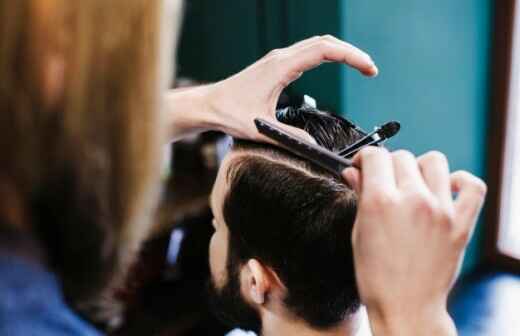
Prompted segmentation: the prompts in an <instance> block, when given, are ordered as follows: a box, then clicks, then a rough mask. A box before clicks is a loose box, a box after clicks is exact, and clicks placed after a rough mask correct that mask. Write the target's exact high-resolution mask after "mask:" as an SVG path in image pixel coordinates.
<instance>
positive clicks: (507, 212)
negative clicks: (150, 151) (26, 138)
mask: <svg viewBox="0 0 520 336" xmlns="http://www.w3.org/2000/svg"><path fill="white" fill-rule="evenodd" d="M515 3H516V1H513V0H504V1H491V0H458V1H452V0H438V1H410V0H396V1H376V0H364V1H345V0H330V1H319V2H317V1H310V0H284V1H277V0H256V1H233V4H232V5H230V3H229V2H228V1H206V0H189V1H187V2H186V4H185V13H184V22H183V27H182V35H181V40H180V45H179V49H178V50H179V54H178V55H177V60H178V69H177V71H178V80H177V81H176V84H175V85H176V87H189V86H194V85H199V84H204V83H211V82H215V81H218V80H221V79H223V78H226V77H227V76H229V75H231V74H234V73H236V72H238V71H239V70H241V69H243V68H244V67H246V66H247V65H249V64H251V63H253V62H254V61H255V60H257V59H258V58H260V57H261V56H263V55H264V54H266V53H267V52H268V51H269V50H272V49H275V48H280V47H284V46H288V45H290V44H292V43H294V42H296V41H299V40H302V39H304V38H307V37H310V36H314V35H323V34H331V35H334V36H337V37H339V38H341V39H344V40H347V41H349V42H351V43H352V44H355V45H358V46H362V47H363V48H364V49H365V50H366V51H367V52H369V53H370V54H371V55H372V57H373V58H374V60H375V61H376V62H377V64H378V66H379V69H380V74H379V76H378V77H377V78H374V79H371V80H366V79H364V78H362V76H360V75H359V74H357V73H355V72H354V71H352V70H349V69H347V68H346V67H342V66H339V65H336V64H326V65H323V66H321V67H320V68H319V69H315V70H313V71H310V72H309V73H306V74H305V75H304V76H303V77H302V78H300V79H299V80H298V81H297V82H296V83H294V84H292V85H291V86H290V87H289V88H288V89H287V90H286V91H285V92H284V97H285V99H287V100H289V101H302V100H308V99H311V100H312V101H313V102H314V103H315V104H316V105H317V106H318V107H319V108H323V109H327V110H329V111H334V112H335V113H338V114H340V115H342V116H344V117H347V118H349V119H350V120H353V121H355V122H356V124H357V125H360V126H361V127H362V128H364V129H371V128H373V127H374V126H375V125H381V124H382V123H384V122H386V121H387V120H388V118H391V119H393V120H398V121H399V122H400V123H401V130H400V132H399V134H398V135H397V136H395V137H394V138H392V139H391V140H389V141H388V143H387V146H388V147H389V148H390V149H399V148H405V149H408V150H410V151H412V152H413V153H415V154H420V153H424V152H427V151H430V150H433V149H435V150H439V151H441V152H443V153H445V154H446V156H447V158H448V159H449V162H450V165H451V169H452V170H457V169H465V170H468V171H470V172H471V173H473V174H475V175H476V176H479V177H481V178H482V179H483V180H484V181H486V183H487V184H488V188H489V192H488V198H487V201H486V204H485V208H484V211H483V213H482V215H481V217H480V219H479V222H478V225H477V226H476V229H475V232H474V236H473V238H472V240H471V242H470V244H469V247H468V249H467V252H466V256H465V259H464V262H463V265H462V270H461V276H460V279H459V280H458V282H457V284H456V286H455V290H454V291H453V293H452V295H451V297H450V300H449V310H450V313H451V314H452V316H453V319H454V321H455V323H456V325H457V328H458V331H459V334H460V335H461V336H481V335H497V336H507V335H520V318H519V315H518V311H519V310H520V276H519V274H520V225H518V223H516V221H517V219H518V218H520V212H519V211H520V208H518V207H517V206H518V203H519V202H520V6H516V7H515V6H514V5H515ZM237 27H240V29H237ZM224 51H225V52H224ZM227 146H228V144H227V141H226V138H225V137H224V136H223V135H221V134H219V133H204V134H201V135H199V136H195V137H192V138H190V139H187V140H183V141H181V142H178V143H175V144H173V145H171V146H169V148H168V149H166V150H165V152H166V153H167V158H168V159H167V160H166V161H165V162H164V167H163V174H164V177H163V179H164V184H165V190H164V193H163V199H162V202H161V206H160V209H159V211H158V213H157V216H156V226H155V229H154V233H153V234H152V236H151V237H150V238H149V239H148V241H147V242H146V243H145V245H144V247H143V248H142V251H141V252H140V255H139V258H138V261H137V262H136V264H135V265H134V266H133V267H132V271H131V272H130V277H129V279H128V280H127V286H126V287H125V288H120V290H119V291H118V293H117V297H118V298H119V300H120V302H121V304H122V305H124V308H125V309H124V311H125V318H124V320H123V321H124V322H122V323H119V324H118V323H115V324H114V326H115V327H114V328H112V332H111V334H112V335H144V334H147V335H164V336H166V335H179V336H181V335H182V336H192V335H197V336H202V335H208V336H210V335H211V336H213V335H215V336H217V335H226V334H227V333H229V332H230V331H231V329H230V328H228V327H225V326H224V325H222V324H220V323H219V322H218V321H217V320H216V319H215V318H214V317H213V316H212V314H211V313H210V310H209V308H208V304H207V298H206V294H205V293H206V291H205V286H206V282H207V279H208V277H209V269H208V262H207V260H208V248H207V246H208V242H209V239H210V236H211V234H212V230H213V229H212V228H211V217H212V216H211V212H210V209H209V204H208V196H209V193H210V191H211V188H212V185H213V182H214V180H215V176H216V172H217V169H218V165H219V163H220V162H221V159H222V157H223V155H224V153H225V151H226V147H227ZM515 204H516V206H515ZM366 335H369V332H367V334H366Z"/></svg>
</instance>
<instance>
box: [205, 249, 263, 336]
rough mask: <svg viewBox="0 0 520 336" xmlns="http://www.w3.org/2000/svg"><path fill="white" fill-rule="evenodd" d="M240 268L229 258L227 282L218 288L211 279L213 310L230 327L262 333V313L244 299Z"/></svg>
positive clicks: (211, 303) (210, 294)
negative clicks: (241, 289)
mask: <svg viewBox="0 0 520 336" xmlns="http://www.w3.org/2000/svg"><path fill="white" fill-rule="evenodd" d="M230 259H232V258H230ZM239 269H240V267H239V265H238V263H236V262H230V260H228V264H227V272H228V280H227V283H226V284H225V285H224V286H223V287H222V288H218V287H217V286H216V284H215V281H214V279H211V281H210V282H209V286H208V287H209V288H208V289H209V299H210V306H211V310H212V311H213V313H214V314H215V316H216V317H217V318H218V319H219V320H220V321H222V323H224V324H226V325H229V326H230V327H235V328H240V329H244V330H248V331H254V332H255V333H256V334H257V335H260V333H261V329H262V321H261V319H260V314H259V313H258V312H257V311H256V310H255V309H254V308H253V307H251V306H250V305H249V304H248V303H247V302H246V301H245V300H244V298H243V296H242V294H241V291H240V280H239V279H240V276H239Z"/></svg>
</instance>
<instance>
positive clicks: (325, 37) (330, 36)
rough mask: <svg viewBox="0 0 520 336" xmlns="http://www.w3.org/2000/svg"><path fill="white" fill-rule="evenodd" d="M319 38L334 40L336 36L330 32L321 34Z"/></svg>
mask: <svg viewBox="0 0 520 336" xmlns="http://www.w3.org/2000/svg"><path fill="white" fill-rule="evenodd" d="M321 39H322V40H325V41H335V40H336V38H335V37H334V36H332V35H330V34H325V35H322V36H321Z"/></svg>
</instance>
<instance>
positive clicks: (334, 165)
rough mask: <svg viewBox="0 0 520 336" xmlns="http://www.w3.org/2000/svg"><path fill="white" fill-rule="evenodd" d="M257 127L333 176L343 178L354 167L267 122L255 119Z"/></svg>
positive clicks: (346, 160)
mask: <svg viewBox="0 0 520 336" xmlns="http://www.w3.org/2000/svg"><path fill="white" fill-rule="evenodd" d="M255 125H256V128H257V129H258V132H260V133H261V134H263V135H265V136H266V137H268V138H270V139H273V140H275V141H277V142H279V143H280V144H282V145H283V146H285V148H286V149H288V150H289V151H291V152H292V153H294V154H296V155H298V156H300V157H302V158H304V159H307V160H309V161H312V162H314V163H315V164H317V165H319V166H320V167H322V168H324V169H326V170H328V171H329V172H331V173H333V174H336V175H339V176H341V172H342V171H343V170H344V169H345V168H348V167H352V160H349V159H345V158H343V157H341V156H339V155H337V154H335V153H334V152H331V151H329V150H328V149H326V148H323V147H320V146H318V145H315V144H313V143H310V142H308V141H306V140H304V139H301V138H299V137H297V136H295V135H292V134H290V133H288V132H286V131H284V130H282V129H281V128H279V127H277V126H276V125H274V124H272V123H270V122H268V121H266V120H263V119H255Z"/></svg>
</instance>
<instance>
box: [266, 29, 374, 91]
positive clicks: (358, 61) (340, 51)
mask: <svg viewBox="0 0 520 336" xmlns="http://www.w3.org/2000/svg"><path fill="white" fill-rule="evenodd" d="M268 58H269V59H271V60H275V61H277V62H278V63H279V65H278V68H279V69H280V71H282V77H283V78H281V80H282V83H281V85H282V86H284V87H285V86H287V85H289V84H290V83H291V82H292V81H294V80H296V79H297V78H298V77H299V76H300V75H301V74H302V73H303V72H305V71H307V70H310V69H313V68H315V67H317V66H318V65H320V64H321V63H323V62H340V63H345V64H348V65H350V66H352V67H354V68H356V69H358V70H359V71H360V72H362V73H363V74H365V75H367V76H375V75H377V72H378V70H377V67H376V66H375V64H374V62H373V61H372V59H371V58H370V56H368V55H367V54H366V53H364V52H363V51H361V50H360V49H358V48H356V47H354V46H352V45H350V44H348V43H346V42H342V41H340V40H338V39H335V38H333V37H332V36H325V37H319V38H311V39H310V40H305V41H303V42H300V43H299V44H296V45H294V46H292V47H288V48H285V49H278V50H274V51H272V52H271V53H270V54H269V55H268Z"/></svg>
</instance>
